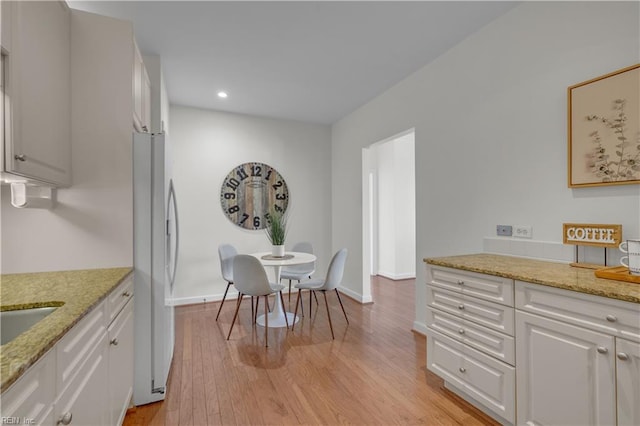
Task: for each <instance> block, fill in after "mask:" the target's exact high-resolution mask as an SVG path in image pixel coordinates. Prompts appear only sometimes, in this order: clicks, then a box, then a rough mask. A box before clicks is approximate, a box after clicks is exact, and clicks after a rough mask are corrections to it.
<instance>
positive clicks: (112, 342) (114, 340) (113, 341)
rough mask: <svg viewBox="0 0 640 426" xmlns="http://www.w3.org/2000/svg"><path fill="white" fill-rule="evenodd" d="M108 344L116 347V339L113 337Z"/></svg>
mask: <svg viewBox="0 0 640 426" xmlns="http://www.w3.org/2000/svg"><path fill="white" fill-rule="evenodd" d="M109 343H110V344H112V345H113V346H118V338H117V337H114V338H113V339H111V341H110V342H109Z"/></svg>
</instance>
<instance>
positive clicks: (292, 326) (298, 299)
mask: <svg viewBox="0 0 640 426" xmlns="http://www.w3.org/2000/svg"><path fill="white" fill-rule="evenodd" d="M301 291H302V290H300V289H298V298H297V299H296V310H295V312H294V313H293V316H294V318H293V324H291V331H293V328H294V327H295V326H296V319H295V317H297V316H298V304H299V303H300V292H301Z"/></svg>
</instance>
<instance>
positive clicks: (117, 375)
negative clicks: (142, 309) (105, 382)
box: [108, 300, 133, 425]
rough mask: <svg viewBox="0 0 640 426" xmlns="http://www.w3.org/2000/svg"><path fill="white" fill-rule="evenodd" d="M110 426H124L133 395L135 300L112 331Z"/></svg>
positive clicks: (121, 313) (110, 333)
mask: <svg viewBox="0 0 640 426" xmlns="http://www.w3.org/2000/svg"><path fill="white" fill-rule="evenodd" d="M108 335H109V418H110V422H109V424H112V425H113V424H115V425H119V424H122V422H123V420H124V416H125V414H126V413H127V408H128V407H129V402H130V401H131V396H132V395H133V300H129V302H127V304H126V305H125V307H124V309H123V310H122V312H120V314H119V315H118V316H117V317H116V319H115V321H113V323H112V324H111V326H110V327H109V332H108Z"/></svg>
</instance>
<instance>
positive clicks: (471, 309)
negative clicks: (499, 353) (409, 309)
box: [427, 286, 514, 336]
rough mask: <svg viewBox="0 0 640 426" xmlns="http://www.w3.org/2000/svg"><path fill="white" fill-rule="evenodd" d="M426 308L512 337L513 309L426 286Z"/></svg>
mask: <svg viewBox="0 0 640 426" xmlns="http://www.w3.org/2000/svg"><path fill="white" fill-rule="evenodd" d="M427 306H430V307H432V308H436V309H440V310H442V311H445V312H448V313H450V314H452V315H455V316H459V317H461V318H464V319H466V320H469V321H472V322H475V323H477V324H481V325H483V326H485V327H489V328H491V329H493V330H497V331H500V332H502V333H505V334H508V335H510V336H513V316H514V309H513V308H511V307H509V306H504V305H500V304H498V303H492V302H487V301H484V300H478V299H476V298H474V297H469V296H466V295H464V294H461V293H455V292H452V291H448V290H444V289H441V288H438V287H431V286H427Z"/></svg>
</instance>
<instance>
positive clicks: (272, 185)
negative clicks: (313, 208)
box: [220, 163, 289, 229]
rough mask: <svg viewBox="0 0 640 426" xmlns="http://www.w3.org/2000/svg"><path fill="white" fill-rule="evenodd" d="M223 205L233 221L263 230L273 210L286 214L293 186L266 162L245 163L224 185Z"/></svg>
mask: <svg viewBox="0 0 640 426" xmlns="http://www.w3.org/2000/svg"><path fill="white" fill-rule="evenodd" d="M220 205H221V206H222V211H223V212H224V214H225V215H226V216H227V217H228V218H229V220H230V221H231V222H233V223H235V224H236V225H238V226H240V227H242V228H245V229H263V228H265V227H266V226H267V222H268V219H269V212H270V211H271V210H274V211H277V212H280V213H284V212H285V211H286V210H287V206H288V205H289V189H288V188H287V183H286V182H285V181H284V178H283V177H282V176H281V175H280V173H278V171H277V170H276V169H274V168H273V167H271V166H269V165H267V164H264V163H244V164H240V165H239V166H236V167H234V168H233V170H231V171H230V172H229V173H228V174H227V176H226V177H225V178H224V181H223V182H222V187H221V188H220Z"/></svg>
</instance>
